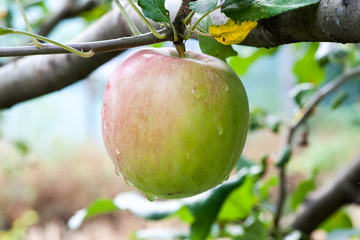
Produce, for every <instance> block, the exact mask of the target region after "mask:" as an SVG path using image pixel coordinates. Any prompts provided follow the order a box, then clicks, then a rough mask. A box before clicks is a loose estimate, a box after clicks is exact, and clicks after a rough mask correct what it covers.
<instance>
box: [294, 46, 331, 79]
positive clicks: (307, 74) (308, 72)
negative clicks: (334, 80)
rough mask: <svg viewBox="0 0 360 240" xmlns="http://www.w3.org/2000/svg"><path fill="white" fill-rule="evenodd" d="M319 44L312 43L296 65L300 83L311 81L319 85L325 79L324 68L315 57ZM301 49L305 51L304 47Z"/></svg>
mask: <svg viewBox="0 0 360 240" xmlns="http://www.w3.org/2000/svg"><path fill="white" fill-rule="evenodd" d="M318 46H319V43H311V44H310V45H309V47H308V49H307V51H306V52H305V55H303V56H302V57H301V58H300V60H299V61H298V62H297V63H296V64H295V65H294V68H293V71H294V73H295V75H296V76H297V78H298V80H297V82H298V83H305V82H310V83H314V84H315V85H317V84H319V83H320V82H321V81H322V80H323V79H324V75H325V74H324V70H323V69H322V68H321V67H320V66H319V64H318V62H317V61H316V59H315V54H316V51H317V49H318ZM300 51H301V52H303V51H304V49H302V48H300Z"/></svg>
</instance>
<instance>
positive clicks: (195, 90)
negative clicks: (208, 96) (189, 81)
mask: <svg viewBox="0 0 360 240" xmlns="http://www.w3.org/2000/svg"><path fill="white" fill-rule="evenodd" d="M191 94H192V95H193V96H194V98H196V99H200V98H201V95H202V93H201V91H199V90H197V89H193V90H191Z"/></svg>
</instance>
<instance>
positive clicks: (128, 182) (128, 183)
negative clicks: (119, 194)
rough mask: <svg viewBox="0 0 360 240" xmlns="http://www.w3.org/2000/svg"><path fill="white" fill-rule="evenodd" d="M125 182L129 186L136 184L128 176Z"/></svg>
mask: <svg viewBox="0 0 360 240" xmlns="http://www.w3.org/2000/svg"><path fill="white" fill-rule="evenodd" d="M124 180H125V183H126V184H127V185H129V186H134V184H132V182H130V180H129V179H127V178H126V177H124Z"/></svg>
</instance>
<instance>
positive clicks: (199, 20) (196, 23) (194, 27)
mask: <svg viewBox="0 0 360 240" xmlns="http://www.w3.org/2000/svg"><path fill="white" fill-rule="evenodd" d="M219 8H221V5H219V6H217V7H215V8H214V9H212V10H210V11H209V12H207V13H205V14H204V15H202V16H201V17H200V18H199V19H198V20H197V21H196V22H195V24H194V26H193V27H192V29H191V31H190V32H189V33H188V34H187V35H186V36H185V38H184V39H189V38H190V37H191V34H192V33H193V32H195V29H196V27H197V25H199V23H200V22H201V21H202V20H203V19H204V18H205V17H206V16H208V15H209V14H210V13H212V12H214V11H215V10H217V9H219Z"/></svg>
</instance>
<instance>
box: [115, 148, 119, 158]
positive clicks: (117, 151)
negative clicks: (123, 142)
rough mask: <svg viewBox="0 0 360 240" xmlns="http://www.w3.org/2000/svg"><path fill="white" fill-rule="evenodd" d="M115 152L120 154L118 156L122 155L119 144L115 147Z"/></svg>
mask: <svg viewBox="0 0 360 240" xmlns="http://www.w3.org/2000/svg"><path fill="white" fill-rule="evenodd" d="M115 153H116V155H118V156H119V155H120V150H119V148H118V147H117V146H116V147H115Z"/></svg>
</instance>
